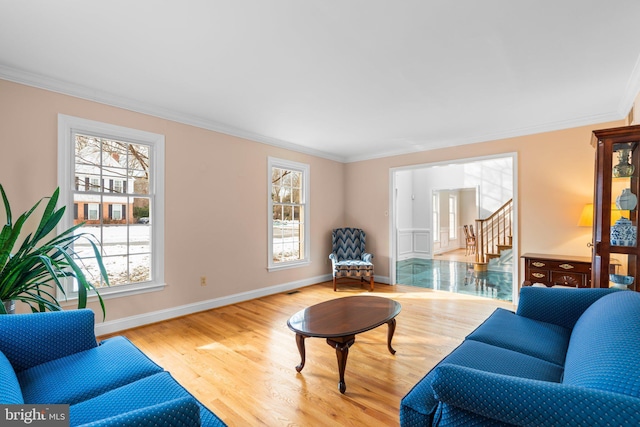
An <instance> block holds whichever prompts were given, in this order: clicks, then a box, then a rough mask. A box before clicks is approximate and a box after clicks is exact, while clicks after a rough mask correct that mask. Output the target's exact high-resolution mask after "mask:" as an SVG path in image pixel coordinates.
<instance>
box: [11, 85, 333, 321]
mask: <svg viewBox="0 0 640 427" xmlns="http://www.w3.org/2000/svg"><path fill="white" fill-rule="evenodd" d="M59 113H61V114H66V115H71V116H76V117H81V118H85V119H90V120H97V121H101V122H105V123H110V124H114V125H119V126H127V127H130V128H134V129H139V130H144V131H149V132H154V133H159V134H163V135H165V141H166V177H165V182H166V192H165V205H166V207H165V212H166V222H165V281H166V284H167V286H166V287H165V289H164V290H163V291H161V292H153V293H147V294H142V295H136V296H129V297H120V298H111V299H108V300H106V306H107V320H108V321H113V320H116V319H120V318H126V317H129V316H137V315H140V314H143V313H147V312H154V311H158V310H166V309H172V308H174V307H177V306H182V305H188V304H192V303H197V302H200V301H206V300H212V299H216V298H221V297H225V296H229V295H235V294H238V293H243V292H251V291H254V290H256V289H261V288H266V287H270V286H275V285H279V284H283V283H290V282H297V281H302V280H306V279H309V278H314V277H319V276H323V275H327V274H330V271H331V269H330V264H329V263H328V258H327V257H328V254H329V252H330V247H331V234H330V230H331V229H332V228H335V227H338V226H342V224H343V220H344V218H343V212H344V190H343V182H344V169H345V165H344V164H342V163H339V162H335V161H331V160H326V159H323V158H319V157H314V156H310V155H306V154H301V153H297V152H293V151H289V150H285V149H281V148H277V147H273V146H270V145H266V144H261V143H258V142H253V141H249V140H246V139H242V138H238V137H233V136H228V135H224V134H221V133H217V132H213V131H209V130H204V129H200V128H196V127H193V126H188V125H184V124H180V123H176V122H172V121H169V120H163V119H160V118H156V117H152V116H148V115H144V114H139V113H135V112H131V111H128V110H124V109H121V108H115V107H111V106H107V105H103V104H99V103H96V102H91V101H87V100H82V99H78V98H74V97H71V96H66V95H62V94H59V93H54V92H51V91H46V90H42V89H37V88H33V87H29V86H24V85H20V84H16V83H12V82H8V81H5V80H0V144H1V147H2V150H1V154H0V183H2V185H3V186H4V187H5V190H6V192H7V193H8V196H9V199H10V201H11V202H12V207H13V211H14V214H15V213H20V212H23V211H25V210H26V209H28V208H30V207H31V206H32V205H33V204H34V203H35V201H37V200H38V199H40V198H41V197H43V196H46V195H50V194H51V193H52V192H53V190H54V189H55V187H56V186H57V164H58V162H57V144H58V141H57V120H58V114H59ZM268 156H274V157H278V158H282V159H287V160H293V161H297V162H304V163H308V164H310V166H311V201H310V203H311V260H312V263H311V265H310V266H307V267H302V268H296V269H288V270H282V271H277V272H271V273H269V272H267V269H266V267H267V227H266V225H267V193H266V192H267V157H268ZM0 212H4V209H0ZM0 215H3V214H2V213H0ZM200 276H207V281H208V285H207V286H206V287H202V286H200ZM92 307H93V308H94V309H97V305H93V306H92ZM23 309H24V307H22V308H20V311H22V310H23Z"/></svg>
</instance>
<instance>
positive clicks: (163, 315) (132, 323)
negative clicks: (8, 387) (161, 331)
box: [95, 274, 331, 336]
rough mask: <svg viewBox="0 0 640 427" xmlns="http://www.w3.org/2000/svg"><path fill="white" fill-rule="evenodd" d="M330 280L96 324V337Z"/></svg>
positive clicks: (287, 285) (297, 283)
mask: <svg viewBox="0 0 640 427" xmlns="http://www.w3.org/2000/svg"><path fill="white" fill-rule="evenodd" d="M328 280H331V275H330V274H325V275H323V276H317V277H312V278H309V279H304V280H298V281H295V282H289V283H283V284H280V285H276V286H270V287H267V288H261V289H256V290H253V291H249V292H241V293H239V294H233V295H227V296H224V297H220V298H214V299H210V300H206V301H200V302H197V303H193V304H186V305H181V306H177V307H171V308H168V309H165V310H158V311H152V312H149V313H144V314H139V315H136V316H129V317H124V318H122V319H117V320H112V321H106V322H102V323H96V326H95V333H96V336H99V335H105V334H112V333H114V332H118V331H123V330H125V329H131V328H136V327H138V326H143V325H147V324H149V323H155V322H160V321H163V320H168V319H172V318H174V317H179V316H185V315H187V314H192V313H197V312H199V311H204V310H210V309H212V308H217V307H222V306H225V305H231V304H236V303H239V302H242V301H249V300H252V299H256V298H260V297H264V296H267V295H273V294H277V293H281V292H286V291H290V290H292V289H298V288H302V287H305V286H310V285H314V284H316V283H322V282H326V281H328Z"/></svg>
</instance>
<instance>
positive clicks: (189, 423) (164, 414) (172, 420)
mask: <svg viewBox="0 0 640 427" xmlns="http://www.w3.org/2000/svg"><path fill="white" fill-rule="evenodd" d="M70 421H73V420H70ZM125 425H126V426H153V427H165V426H166V427H174V426H180V427H198V426H200V407H199V406H198V404H197V403H196V402H195V400H194V399H193V398H191V397H182V398H179V399H174V400H169V401H167V402H163V403H159V404H157V405H153V406H148V407H146V408H141V409H136V410H135V411H130V412H125V413H122V414H119V415H115V416H113V417H109V418H105V419H102V420H97V421H94V422H91V423H87V424H81V426H83V427H107V426H114V427H116V426H117V427H121V426H125Z"/></svg>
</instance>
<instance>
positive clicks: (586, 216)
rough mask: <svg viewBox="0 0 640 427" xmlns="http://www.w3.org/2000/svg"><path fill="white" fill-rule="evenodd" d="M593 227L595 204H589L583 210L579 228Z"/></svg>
mask: <svg viewBox="0 0 640 427" xmlns="http://www.w3.org/2000/svg"><path fill="white" fill-rule="evenodd" d="M591 226H593V203H587V204H586V205H584V208H582V213H581V214H580V219H579V220H578V227H591Z"/></svg>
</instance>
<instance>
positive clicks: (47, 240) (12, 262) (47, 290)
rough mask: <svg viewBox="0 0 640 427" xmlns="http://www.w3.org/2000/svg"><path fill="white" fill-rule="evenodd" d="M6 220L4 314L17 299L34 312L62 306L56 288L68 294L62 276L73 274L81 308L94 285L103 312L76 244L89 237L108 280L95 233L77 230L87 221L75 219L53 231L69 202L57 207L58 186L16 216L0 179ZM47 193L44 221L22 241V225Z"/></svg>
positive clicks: (2, 239) (0, 240) (1, 261)
mask: <svg viewBox="0 0 640 427" xmlns="http://www.w3.org/2000/svg"><path fill="white" fill-rule="evenodd" d="M0 193H2V200H3V202H4V210H5V214H6V218H7V223H6V224H5V225H4V226H3V228H2V231H1V232H0V301H2V302H3V304H0V314H7V313H9V312H11V311H12V306H13V305H14V301H22V302H24V303H26V304H28V305H29V306H30V307H31V311H32V312H34V313H35V312H41V311H47V310H48V311H58V310H61V309H62V308H61V306H60V303H59V302H58V298H57V296H56V289H57V290H58V291H59V292H60V294H61V295H63V296H64V297H65V299H66V292H65V287H64V286H63V284H62V282H63V281H64V280H65V279H67V278H73V279H75V280H76V282H77V285H78V308H85V307H86V305H87V296H88V292H89V291H95V292H96V295H97V296H98V300H99V301H100V306H101V308H102V315H103V318H104V316H105V314H106V312H105V307H104V302H103V300H102V297H101V296H100V294H99V292H98V291H97V289H96V288H95V287H94V285H93V284H92V283H91V282H90V281H89V280H87V277H86V275H85V273H84V272H83V270H82V268H81V264H82V261H81V259H80V257H79V256H78V254H77V253H76V252H75V250H74V249H73V244H74V243H75V242H77V241H78V240H86V241H88V242H89V243H90V245H91V247H92V248H93V252H94V254H95V258H96V260H97V264H98V267H99V269H100V276H101V277H102V279H103V280H104V283H105V284H106V285H107V286H108V285H109V279H108V277H107V271H106V269H105V267H104V264H103V262H102V256H101V254H100V250H99V248H98V245H97V244H96V242H95V241H94V240H95V237H93V236H92V235H91V234H89V233H76V230H78V228H80V227H82V226H83V225H84V223H81V224H77V225H75V226H73V227H71V228H69V229H67V230H65V231H63V232H60V233H58V234H57V235H55V236H54V237H51V236H50V233H51V232H52V231H54V230H55V228H56V227H57V225H58V223H59V222H60V220H61V219H62V216H63V215H64V211H65V208H66V207H65V206H63V207H61V208H60V209H56V204H57V203H58V196H59V193H60V189H59V188H56V190H55V191H54V193H53V195H51V196H50V197H43V198H42V199H40V200H39V201H38V202H37V203H36V204H35V205H34V206H33V207H32V208H31V209H30V210H29V211H27V212H25V213H23V214H22V215H20V216H19V217H18V218H17V220H16V221H15V222H13V217H12V215H11V207H10V204H9V200H8V199H7V195H6V194H5V191H4V188H3V187H2V185H0ZM45 199H49V201H48V202H47V205H46V207H45V209H44V212H43V214H42V217H41V218H40V223H39V225H38V227H37V229H36V230H35V232H33V233H29V234H28V235H27V236H26V237H24V238H23V239H22V240H21V242H20V243H19V244H18V239H19V237H20V233H21V232H22V227H23V225H24V224H25V222H26V221H27V219H29V217H30V216H31V215H32V214H33V213H34V211H35V210H36V208H37V207H38V206H39V205H40V203H41V202H42V201H43V200H45Z"/></svg>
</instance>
